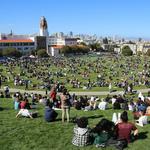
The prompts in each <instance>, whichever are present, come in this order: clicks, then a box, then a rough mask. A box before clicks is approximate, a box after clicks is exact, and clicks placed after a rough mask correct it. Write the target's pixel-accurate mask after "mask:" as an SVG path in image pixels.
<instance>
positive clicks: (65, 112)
mask: <svg viewBox="0 0 150 150" xmlns="http://www.w3.org/2000/svg"><path fill="white" fill-rule="evenodd" d="M60 99H61V109H62V122H65V116H67V122H69V118H70V101H69V95H68V92H67V89H64V91H63V93H62V94H61V95H60Z"/></svg>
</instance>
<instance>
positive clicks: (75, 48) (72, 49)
mask: <svg viewBox="0 0 150 150" xmlns="http://www.w3.org/2000/svg"><path fill="white" fill-rule="evenodd" d="M88 52H89V47H87V46H84V45H72V46H63V47H62V48H61V49H60V53H63V54H77V53H83V54H84V53H88Z"/></svg>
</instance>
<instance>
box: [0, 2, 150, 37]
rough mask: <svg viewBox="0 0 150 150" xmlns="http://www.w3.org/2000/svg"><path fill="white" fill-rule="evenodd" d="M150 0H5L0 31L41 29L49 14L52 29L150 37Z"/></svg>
mask: <svg viewBox="0 0 150 150" xmlns="http://www.w3.org/2000/svg"><path fill="white" fill-rule="evenodd" d="M149 7H150V0H1V2H0V32H2V33H9V32H10V30H11V29H12V30H13V32H14V33H16V34H25V33H27V34H32V33H38V32H39V20H40V17H41V16H45V17H46V19H47V22H48V28H49V33H54V32H64V33H68V32H69V31H73V32H74V33H87V34H97V35H100V36H109V35H110V36H114V35H119V36H126V37H131V36H132V37H149V38H150V8H149Z"/></svg>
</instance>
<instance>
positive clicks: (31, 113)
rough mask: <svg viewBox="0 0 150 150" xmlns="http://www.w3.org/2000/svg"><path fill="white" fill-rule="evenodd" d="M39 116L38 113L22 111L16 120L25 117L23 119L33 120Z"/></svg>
mask: <svg viewBox="0 0 150 150" xmlns="http://www.w3.org/2000/svg"><path fill="white" fill-rule="evenodd" d="M37 115H38V112H37V111H36V112H30V111H29V110H28V109H26V108H25V109H20V111H19V112H18V114H17V115H16V118H17V117H19V116H23V117H27V118H28V117H29V118H31V119H33V118H36V117H37Z"/></svg>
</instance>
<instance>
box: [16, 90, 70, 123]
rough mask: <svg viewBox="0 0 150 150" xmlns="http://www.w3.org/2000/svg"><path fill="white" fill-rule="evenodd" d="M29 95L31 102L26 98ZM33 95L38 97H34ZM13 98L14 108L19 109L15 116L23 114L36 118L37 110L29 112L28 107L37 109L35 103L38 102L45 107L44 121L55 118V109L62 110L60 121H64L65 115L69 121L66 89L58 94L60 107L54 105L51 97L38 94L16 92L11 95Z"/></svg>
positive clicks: (56, 114) (50, 120)
mask: <svg viewBox="0 0 150 150" xmlns="http://www.w3.org/2000/svg"><path fill="white" fill-rule="evenodd" d="M29 96H30V97H31V99H32V102H30V101H29V100H28V98H29ZM35 97H36V98H37V97H38V98H37V99H36V98H35ZM13 99H14V109H15V110H19V112H18V113H17V115H16V117H19V116H24V117H29V118H36V117H37V116H38V112H37V111H34V112H31V111H30V109H37V106H38V105H37V103H40V104H41V105H42V106H44V107H45V113H44V118H45V121H47V122H52V121H55V120H56V118H57V116H58V113H57V112H56V111H55V109H57V110H61V111H62V122H65V117H66V118H67V122H69V121H70V103H69V96H68V91H67V89H65V90H64V91H63V92H62V93H61V94H60V100H61V109H60V108H56V107H55V105H54V103H55V102H54V101H53V100H52V99H50V98H47V97H46V96H44V97H41V96H40V95H38V96H37V95H36V94H35V95H32V94H31V95H28V94H27V93H24V95H22V94H20V93H18V92H17V93H15V94H14V95H13Z"/></svg>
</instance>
